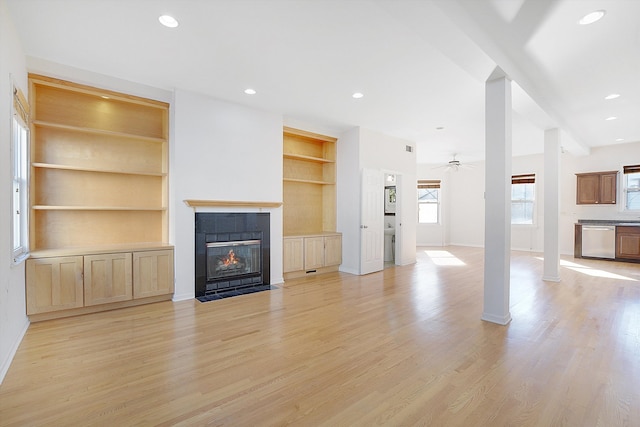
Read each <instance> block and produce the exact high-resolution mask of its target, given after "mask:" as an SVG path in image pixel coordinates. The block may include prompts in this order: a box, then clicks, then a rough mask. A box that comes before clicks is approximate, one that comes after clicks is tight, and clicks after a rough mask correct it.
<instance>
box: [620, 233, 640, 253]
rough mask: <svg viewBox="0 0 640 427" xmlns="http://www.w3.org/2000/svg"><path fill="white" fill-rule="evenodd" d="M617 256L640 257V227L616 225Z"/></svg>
mask: <svg viewBox="0 0 640 427" xmlns="http://www.w3.org/2000/svg"><path fill="white" fill-rule="evenodd" d="M616 232H617V233H616V258H627V259H640V227H616Z"/></svg>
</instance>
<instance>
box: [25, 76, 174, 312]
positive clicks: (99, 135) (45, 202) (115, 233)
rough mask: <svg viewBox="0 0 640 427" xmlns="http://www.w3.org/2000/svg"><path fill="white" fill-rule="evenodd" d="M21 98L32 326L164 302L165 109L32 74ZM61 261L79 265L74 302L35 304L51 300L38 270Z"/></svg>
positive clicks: (167, 259) (167, 268)
mask: <svg viewBox="0 0 640 427" xmlns="http://www.w3.org/2000/svg"><path fill="white" fill-rule="evenodd" d="M29 89H30V90H29V96H30V104H31V107H32V116H31V119H32V120H31V147H30V156H31V183H30V212H29V215H30V240H31V241H30V247H31V250H32V252H31V259H29V260H28V261H27V288H28V289H31V291H30V292H28V293H27V306H28V307H32V308H29V309H28V314H36V317H33V318H31V320H40V319H44V318H46V317H47V316H45V314H50V313H51V312H53V311H57V312H58V313H60V316H62V315H75V314H82V313H86V312H90V311H98V310H103V309H112V308H117V307H120V306H128V305H135V304H140V303H144V302H154V301H156V300H162V299H169V298H171V294H172V292H173V282H174V274H173V249H171V250H169V252H170V254H169V252H166V253H164V254H160V253H159V251H162V250H168V248H171V246H169V245H167V244H166V242H167V241H168V216H167V203H168V162H169V149H168V137H169V127H168V123H169V120H168V117H169V104H167V103H164V102H160V101H155V100H151V99H145V98H140V97H136V96H131V95H128V94H123V93H117V92H113V91H107V90H102V89H98V88H95V87H90V86H85V85H80V84H76V83H72V82H68V81H64V80H59V79H54V78H50V77H46V76H41V75H37V74H29ZM146 251H153V254H151V255H149V257H148V258H147V256H146V255H144V253H145V252H146ZM63 256H73V257H75V259H80V263H81V266H80V267H79V268H78V270H79V271H80V277H82V274H84V280H82V279H80V283H81V289H80V290H79V291H78V292H77V294H78V295H79V297H78V298H79V299H78V300H77V301H76V302H75V304H74V305H71V304H68V303H65V304H56V303H55V301H53V300H52V302H51V304H48V303H41V302H40V301H44V299H43V298H45V297H44V296H43V295H45V294H46V293H47V292H48V291H47V288H51V289H52V292H53V294H52V295H54V296H55V292H56V290H55V289H54V288H53V287H52V286H53V285H51V284H50V282H51V283H53V281H52V279H49V277H48V276H47V274H45V273H44V272H43V270H42V267H40V271H39V272H38V268H36V266H37V265H46V264H47V263H52V262H53V260H55V259H57V258H59V257H63ZM134 260H135V261H136V263H137V264H136V266H134ZM169 264H170V265H169ZM52 265H53V264H52ZM29 266H31V267H29ZM30 268H31V269H32V270H33V269H35V270H33V271H32V270H30ZM52 274H55V271H53V270H52ZM34 298H35V299H34ZM51 298H53V297H51ZM47 304H48V305H47ZM33 307H38V308H33ZM58 307H61V308H58ZM60 316H58V317H60ZM50 317H52V316H50Z"/></svg>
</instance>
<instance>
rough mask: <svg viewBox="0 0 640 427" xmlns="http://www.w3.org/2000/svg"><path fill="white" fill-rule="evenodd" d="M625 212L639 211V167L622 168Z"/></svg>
mask: <svg viewBox="0 0 640 427" xmlns="http://www.w3.org/2000/svg"><path fill="white" fill-rule="evenodd" d="M622 171H623V177H624V199H625V205H624V208H625V210H628V211H630V210H640V165H632V166H624V167H623V168H622Z"/></svg>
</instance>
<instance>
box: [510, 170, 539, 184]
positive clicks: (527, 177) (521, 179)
mask: <svg viewBox="0 0 640 427" xmlns="http://www.w3.org/2000/svg"><path fill="white" fill-rule="evenodd" d="M535 182H536V175H535V174H533V173H528V174H523V175H513V176H512V177H511V183H512V184H535Z"/></svg>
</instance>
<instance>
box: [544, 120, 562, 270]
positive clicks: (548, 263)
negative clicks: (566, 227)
mask: <svg viewBox="0 0 640 427" xmlns="http://www.w3.org/2000/svg"><path fill="white" fill-rule="evenodd" d="M561 151H562V149H561V141H560V130H559V129H547V130H546V131H545V132H544V271H543V274H542V280H546V281H550V282H559V281H560V238H559V234H560V156H561Z"/></svg>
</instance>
